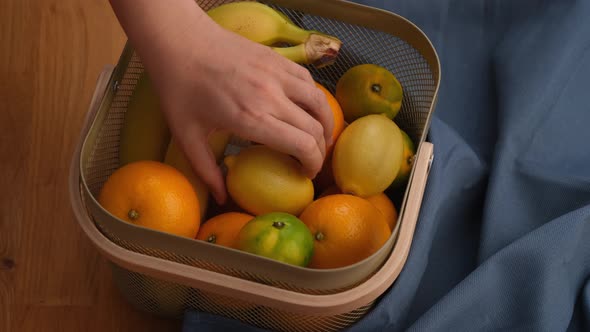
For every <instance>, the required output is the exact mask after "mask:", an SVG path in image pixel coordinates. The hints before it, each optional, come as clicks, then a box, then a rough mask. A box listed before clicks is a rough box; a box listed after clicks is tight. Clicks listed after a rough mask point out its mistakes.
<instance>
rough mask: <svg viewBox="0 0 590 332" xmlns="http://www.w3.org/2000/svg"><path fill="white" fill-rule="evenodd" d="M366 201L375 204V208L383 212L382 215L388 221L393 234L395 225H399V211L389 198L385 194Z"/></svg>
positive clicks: (371, 197)
mask: <svg viewBox="0 0 590 332" xmlns="http://www.w3.org/2000/svg"><path fill="white" fill-rule="evenodd" d="M365 199H366V200H367V201H369V202H371V203H373V205H375V207H376V208H377V209H378V210H379V211H381V214H383V216H384V217H385V220H387V224H388V225H389V229H390V230H391V231H392V232H393V230H394V229H395V224H396V223H397V209H396V208H395V205H393V202H392V201H391V200H390V199H389V197H387V195H386V194H385V193H380V194H377V195H373V196H369V197H367V198H365Z"/></svg>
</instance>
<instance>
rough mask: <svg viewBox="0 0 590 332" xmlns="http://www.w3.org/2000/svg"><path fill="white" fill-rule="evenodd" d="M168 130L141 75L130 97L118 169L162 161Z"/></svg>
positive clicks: (153, 94)
mask: <svg viewBox="0 0 590 332" xmlns="http://www.w3.org/2000/svg"><path fill="white" fill-rule="evenodd" d="M170 137H171V134H170V130H169V128H168V123H167V122H166V119H165V117H164V114H163V113H162V112H161V111H160V104H159V99H158V96H157V95H156V93H155V91H154V89H153V87H152V84H151V81H150V79H149V77H148V75H147V72H144V73H143V74H142V75H141V77H140V78H139V80H138V82H137V85H136V87H135V91H134V92H133V94H132V95H131V99H130V101H129V105H128V107H127V112H126V113H125V119H124V123H123V128H122V129H121V138H120V143H119V162H120V165H121V166H124V165H126V164H128V163H131V162H134V161H139V160H154V161H162V160H163V159H164V155H165V154H166V149H167V147H168V142H169V141H170Z"/></svg>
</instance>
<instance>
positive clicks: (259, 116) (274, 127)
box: [231, 112, 324, 179]
mask: <svg viewBox="0 0 590 332" xmlns="http://www.w3.org/2000/svg"><path fill="white" fill-rule="evenodd" d="M247 114H249V115H246V116H244V117H243V118H242V121H237V122H236V124H235V125H234V126H233V127H234V128H231V130H232V131H233V132H235V133H236V134H237V135H238V136H240V137H242V138H244V139H247V140H251V141H254V142H258V143H260V144H263V145H266V146H268V147H269V148H271V149H273V150H276V151H280V152H282V153H286V154H289V155H291V156H293V157H295V158H296V159H297V160H299V161H300V162H301V164H302V166H303V171H304V173H305V175H306V176H307V177H308V178H310V179H313V178H315V176H316V175H317V173H318V172H319V171H320V169H321V167H322V164H323V160H324V158H323V155H322V152H321V150H320V148H319V146H318V143H317V141H316V139H315V138H314V137H313V136H312V135H310V134H309V133H307V132H305V131H303V130H301V129H299V128H297V127H295V126H293V125H290V124H288V123H286V122H284V121H281V120H279V119H277V118H275V117H274V116H272V115H270V114H269V113H265V112H257V113H247ZM320 136H321V135H320Z"/></svg>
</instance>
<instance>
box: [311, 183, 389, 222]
mask: <svg viewBox="0 0 590 332" xmlns="http://www.w3.org/2000/svg"><path fill="white" fill-rule="evenodd" d="M337 194H342V191H341V190H340V188H338V186H336V185H333V186H330V187H328V188H327V189H326V190H324V191H323V192H322V193H321V195H320V196H319V197H320V198H321V197H324V196H328V195H337ZM365 199H366V200H367V201H369V202H371V203H372V204H373V205H375V207H376V208H377V209H378V210H379V212H381V214H383V216H384V217H385V220H387V224H388V225H389V229H391V231H392V232H393V230H394V228H395V224H396V223H397V217H398V214H397V209H396V208H395V205H394V204H393V202H392V201H391V199H389V197H388V196H387V195H386V194H385V193H383V192H382V193H379V194H377V195H373V196H369V197H367V198H365Z"/></svg>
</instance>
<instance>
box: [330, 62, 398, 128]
mask: <svg viewBox="0 0 590 332" xmlns="http://www.w3.org/2000/svg"><path fill="white" fill-rule="evenodd" d="M335 97H336V100H337V101H338V103H339V104H340V107H341V108H342V112H343V113H344V120H346V122H348V123H351V122H352V121H354V120H356V119H358V118H360V117H363V116H365V115H369V114H384V115H385V116H387V117H388V118H389V119H393V118H395V116H396V115H397V113H398V112H399V110H400V108H401V105H402V99H403V90H402V86H401V84H400V83H399V81H398V80H397V78H396V77H395V76H394V75H393V73H392V72H390V71H389V70H387V68H384V67H382V66H378V65H376V64H371V63H365V64H360V65H356V66H353V67H351V68H350V69H348V70H347V71H346V72H345V73H344V74H343V75H342V76H341V77H340V79H339V80H338V82H337V83H336V93H335Z"/></svg>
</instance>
